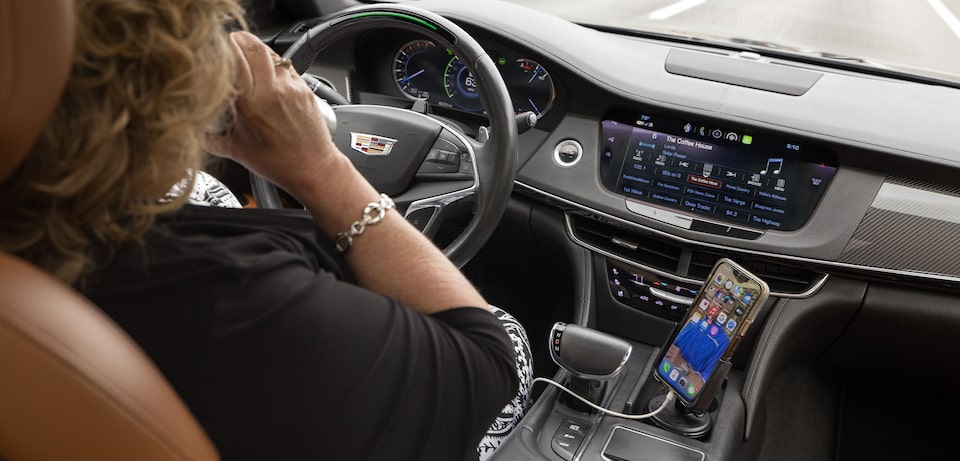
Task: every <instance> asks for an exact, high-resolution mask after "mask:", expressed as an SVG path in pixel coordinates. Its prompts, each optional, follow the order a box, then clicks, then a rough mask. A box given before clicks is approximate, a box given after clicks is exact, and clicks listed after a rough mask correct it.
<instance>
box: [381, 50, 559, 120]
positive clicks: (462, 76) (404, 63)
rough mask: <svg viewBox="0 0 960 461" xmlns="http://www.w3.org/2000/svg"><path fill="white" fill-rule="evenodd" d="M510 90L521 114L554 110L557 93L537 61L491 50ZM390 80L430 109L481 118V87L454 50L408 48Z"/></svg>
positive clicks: (398, 56)
mask: <svg viewBox="0 0 960 461" xmlns="http://www.w3.org/2000/svg"><path fill="white" fill-rule="evenodd" d="M487 53H488V54H489V55H490V57H491V58H492V59H493V61H494V62H495V63H496V64H497V67H498V69H499V70H500V75H501V76H503V80H504V82H505V83H506V85H507V89H508V91H509V92H510V97H511V99H512V100H513V105H514V110H515V111H516V112H517V113H521V112H527V111H531V112H533V113H535V114H537V116H543V115H544V114H546V113H547V111H549V110H550V108H551V107H552V106H553V102H554V99H555V98H556V88H555V86H554V83H553V79H552V78H551V77H550V73H549V72H548V71H547V69H546V68H545V67H544V66H542V65H541V64H540V63H539V62H537V61H535V60H533V59H530V58H527V57H523V56H519V55H516V54H514V53H510V52H504V51H502V50H497V49H492V48H488V49H487ZM392 72H393V74H392V76H391V78H392V80H393V82H394V83H395V84H396V87H397V89H398V90H399V91H400V92H401V93H402V94H403V95H404V96H406V97H407V98H410V99H412V100H414V99H426V100H427V102H428V103H429V104H431V105H434V106H438V107H444V108H449V109H457V110H462V111H465V112H473V113H482V112H483V106H482V104H481V102H480V94H479V87H478V85H477V81H476V79H475V78H474V76H473V74H472V73H471V72H470V70H469V69H467V66H466V65H464V63H462V62H461V61H460V58H458V57H457V56H456V55H455V54H454V53H453V51H451V50H450V49H448V48H446V47H443V46H439V45H437V44H436V43H434V42H433V41H431V40H427V39H415V40H410V41H407V42H406V43H404V44H403V45H402V46H401V47H400V48H399V49H397V50H396V52H395V53H394V54H393V61H392Z"/></svg>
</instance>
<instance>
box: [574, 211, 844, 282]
mask: <svg viewBox="0 0 960 461" xmlns="http://www.w3.org/2000/svg"><path fill="white" fill-rule="evenodd" d="M568 218H569V219H570V223H571V226H570V227H571V231H572V233H573V236H574V237H576V239H578V240H579V241H580V242H582V244H584V246H587V247H588V248H589V249H591V250H594V251H599V252H600V253H603V254H606V255H607V256H615V257H619V258H622V259H625V260H628V261H631V262H633V263H634V264H636V265H638V266H641V267H648V268H653V269H657V270H660V271H663V272H667V273H669V274H673V275H675V276H678V277H681V278H687V279H694V280H701V281H702V280H706V278H707V276H708V275H709V273H710V270H711V269H713V266H714V264H716V262H717V260H718V259H720V258H730V259H732V260H734V261H736V262H737V263H738V264H740V265H742V266H743V267H744V268H746V269H747V270H748V271H750V272H752V273H753V274H755V275H757V276H758V277H760V278H762V279H763V280H765V281H766V282H767V284H768V285H770V290H771V291H772V292H773V293H774V294H778V295H781V296H784V295H786V296H791V295H792V296H796V295H803V294H806V293H809V292H810V291H811V290H812V289H813V288H815V287H816V285H817V284H819V283H820V282H822V280H823V279H824V278H825V277H826V275H825V274H823V273H821V272H816V271H813V270H810V269H807V268H802V267H797V266H795V265H790V264H784V263H783V262H781V261H777V260H774V259H771V258H765V257H762V256H755V255H750V254H745V253H737V252H735V251H730V252H722V251H712V250H710V251H707V250H701V249H695V248H692V247H687V246H683V245H680V244H676V243H672V242H670V241H668V240H666V239H662V238H658V237H654V236H650V235H645V234H642V233H639V232H634V231H630V230H628V229H624V228H622V227H619V226H614V225H611V224H606V223H602V222H599V221H596V220H594V219H589V218H586V217H581V216H573V215H569V216H568Z"/></svg>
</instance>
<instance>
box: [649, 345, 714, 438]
mask: <svg viewBox="0 0 960 461" xmlns="http://www.w3.org/2000/svg"><path fill="white" fill-rule="evenodd" d="M731 366H732V364H731V363H730V362H729V361H720V362H718V363H717V366H716V367H715V368H714V370H713V373H712V375H711V379H710V380H709V381H708V383H707V387H704V388H703V389H702V390H701V391H700V398H699V399H698V400H697V403H696V405H694V406H692V407H688V406H686V405H684V403H683V401H682V399H681V398H680V397H677V398H676V399H675V400H674V405H673V406H667V407H666V408H664V409H663V410H662V411H661V412H660V413H657V414H656V415H654V416H653V417H652V418H650V419H651V420H652V421H653V422H654V423H655V424H656V425H657V426H660V427H662V428H664V429H666V430H668V431H670V432H673V433H676V434H680V435H683V436H685V437H691V438H695V439H696V438H700V437H705V436H707V435H708V434H710V431H712V430H713V424H714V419H713V416H711V413H710V412H711V411H713V410H715V409H716V406H717V405H718V403H717V402H718V401H717V394H718V393H719V392H720V390H721V389H722V388H723V383H724V381H726V379H727V373H729V372H730V368H731ZM664 391H665V392H659V393H657V395H655V396H653V398H651V399H650V401H649V402H647V411H654V410H656V409H657V408H660V406H661V405H663V401H664V400H665V399H666V398H667V393H669V392H673V391H672V390H670V389H667V388H664Z"/></svg>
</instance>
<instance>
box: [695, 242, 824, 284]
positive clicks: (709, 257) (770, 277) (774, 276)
mask: <svg viewBox="0 0 960 461" xmlns="http://www.w3.org/2000/svg"><path fill="white" fill-rule="evenodd" d="M691 253H692V254H691V257H690V268H689V270H688V271H687V276H688V277H690V278H694V279H697V280H705V279H706V278H707V275H709V274H710V269H713V265H714V264H716V263H717V260H718V259H720V258H723V257H726V258H730V259H732V260H734V261H736V262H737V264H740V265H741V266H743V267H744V268H745V269H747V270H748V271H750V272H752V273H753V274H754V275H756V276H757V277H760V278H761V279H763V280H764V281H766V282H767V285H770V290H771V291H773V292H775V293H793V294H797V293H804V292H807V291H809V290H810V288H811V287H812V286H813V285H815V284H816V283H817V282H819V281H820V279H822V278H823V274H822V273H819V272H815V271H811V270H807V269H801V268H798V267H794V266H788V265H785V264H783V263H780V262H774V261H771V260H768V259H763V258H759V257H756V256H747V255H720V254H717V253H711V252H706V251H699V250H693V251H692V252H691Z"/></svg>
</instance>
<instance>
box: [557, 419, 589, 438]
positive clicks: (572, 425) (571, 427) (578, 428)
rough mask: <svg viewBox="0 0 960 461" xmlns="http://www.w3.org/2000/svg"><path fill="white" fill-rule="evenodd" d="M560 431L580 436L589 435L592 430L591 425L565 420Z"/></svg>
mask: <svg viewBox="0 0 960 461" xmlns="http://www.w3.org/2000/svg"><path fill="white" fill-rule="evenodd" d="M560 430H563V431H567V432H572V433H577V434H580V435H587V431H589V430H590V425H589V424H584V423H581V422H580V421H574V420H572V419H565V420H563V423H561V424H560Z"/></svg>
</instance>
